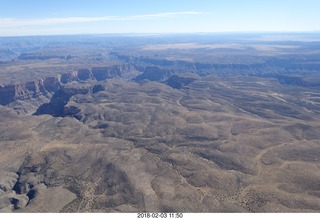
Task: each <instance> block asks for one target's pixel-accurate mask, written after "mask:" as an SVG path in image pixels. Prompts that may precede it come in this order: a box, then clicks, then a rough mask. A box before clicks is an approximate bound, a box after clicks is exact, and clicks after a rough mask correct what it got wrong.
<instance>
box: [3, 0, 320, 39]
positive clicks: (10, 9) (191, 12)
mask: <svg viewBox="0 0 320 219" xmlns="http://www.w3.org/2000/svg"><path fill="white" fill-rule="evenodd" d="M319 11H320V1H319V0H85V1H84V0H0V36H12V35H51V34H91V33H93V34H95V33H192V32H261V31H277V32H278V31H283V32H296V31H299V32H305V31H320V12H319Z"/></svg>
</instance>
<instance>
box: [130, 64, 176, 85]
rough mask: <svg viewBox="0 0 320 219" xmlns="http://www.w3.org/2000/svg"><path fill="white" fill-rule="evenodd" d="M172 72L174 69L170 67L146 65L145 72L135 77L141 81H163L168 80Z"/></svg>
mask: <svg viewBox="0 0 320 219" xmlns="http://www.w3.org/2000/svg"><path fill="white" fill-rule="evenodd" d="M172 74H173V73H172V71H170V70H169V69H161V68H159V67H157V66H150V67H146V68H145V70H144V72H143V73H142V74H141V75H138V76H137V77H136V78H135V81H137V82H139V81H143V80H149V81H159V82H163V81H166V80H167V79H168V78H169V77H170V76H171V75H172Z"/></svg>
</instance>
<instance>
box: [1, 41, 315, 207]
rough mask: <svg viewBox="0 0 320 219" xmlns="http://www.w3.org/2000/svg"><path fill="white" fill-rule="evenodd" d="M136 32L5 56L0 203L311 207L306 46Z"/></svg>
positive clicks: (311, 107)
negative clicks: (134, 37) (144, 39)
mask: <svg viewBox="0 0 320 219" xmlns="http://www.w3.org/2000/svg"><path fill="white" fill-rule="evenodd" d="M186 39H187V38H186ZM186 39H184V40H186ZM69 40H70V39H69V38H66V39H65V40H64V41H63V42H64V43H65V47H66V48H69V47H70V44H71V43H70V41H69ZM78 40H79V39H78ZM90 40H92V39H91V38H90ZM109 40H110V39H109ZM112 40H114V39H112ZM152 40H154V39H150V41H152ZM167 40H168V39H167ZM208 40H209V39H208ZM6 41H8V39H6V40H5V42H6ZM47 41H49V42H51V41H50V40H49V39H46V40H43V41H39V42H41V45H42V44H43V45H48V43H47ZM120 41H121V40H120ZM196 41H197V40H196ZM31 42H32V41H31ZM71 42H72V41H71ZM130 42H131V44H132V41H130ZM139 42H140V41H137V42H136V43H133V45H132V47H130V48H127V47H126V46H125V45H127V44H125V43H124V42H121V43H122V44H123V46H121V47H120V46H118V45H119V44H121V43H119V44H116V45H117V46H115V47H107V46H106V51H104V50H103V48H104V47H101V45H105V44H104V43H105V42H104V41H102V40H100V41H99V40H97V44H98V45H100V46H97V45H94V46H93V47H92V48H91V47H90V48H88V47H87V44H84V45H86V46H85V47H86V49H84V47H81V46H79V45H78V50H75V51H74V52H70V51H72V50H70V49H68V50H67V51H68V53H66V52H65V49H64V47H63V46H62V47H61V48H60V49H57V48H55V49H48V48H46V49H44V47H43V48H42V49H40V50H39V48H38V47H37V49H32V47H31V48H30V47H26V48H25V50H26V51H18V50H17V49H16V48H11V47H10V48H11V49H12V52H11V53H4V54H5V55H3V57H4V58H3V59H2V62H3V63H2V64H1V65H3V66H4V68H3V69H5V70H7V72H4V71H2V72H3V73H2V74H1V77H3V78H4V80H3V82H5V81H7V82H10V83H5V84H3V85H2V86H1V87H0V104H1V105H2V106H0V166H1V168H0V212H145V211H146V212H319V211H320V184H319V182H320V171H319V169H320V148H319V143H320V125H319V124H320V123H319V122H320V116H319V112H320V95H319V89H320V87H319V84H320V83H319V79H318V73H319V72H318V70H317V66H318V65H319V63H318V61H317V60H316V58H315V57H317V56H318V52H319V51H318V50H317V49H312V48H310V47H311V45H313V46H317V45H318V44H316V43H314V42H312V43H309V44H308V43H305V42H304V43H297V45H298V46H299V48H300V49H299V52H297V51H296V50H294V51H292V50H293V47H290V48H287V47H283V44H284V43H281V45H282V47H275V46H272V45H273V44H272V45H271V46H270V45H269V44H270V43H268V45H269V47H268V49H269V50H266V49H265V47H263V48H264V53H263V54H264V56H262V53H261V52H259V51H261V50H256V51H255V52H253V53H252V54H253V55H252V57H251V58H250V59H249V58H248V56H247V52H248V51H247V50H244V51H243V52H242V55H241V56H239V55H238V54H237V53H236V52H235V51H233V50H232V51H229V50H228V51H227V53H226V51H224V55H223V54H220V55H221V56H224V57H228V58H229V60H231V59H232V60H233V61H232V62H230V63H222V61H220V62H218V60H217V59H216V57H211V58H210V57H209V56H210V54H211V53H210V52H212V51H214V52H217V53H218V52H219V53H221V46H220V47H218V48H217V45H216V44H215V46H212V45H211V47H210V48H211V50H212V51H211V50H210V49H209V51H210V52H208V51H207V52H206V53H205V52H204V51H203V50H202V47H205V48H207V49H208V45H207V42H206V44H204V45H205V46H199V45H197V46H195V45H193V44H187V45H186V44H181V42H177V43H179V44H178V45H176V46H174V48H175V49H176V50H174V49H173V50H172V51H171V50H170V51H165V50H166V47H165V46H164V45H163V44H160V45H161V46H159V45H154V44H150V45H147V46H146V45H141V44H140V43H139ZM148 42H149V41H148ZM78 43H79V42H78ZM99 43H100V44H99ZM238 43H239V44H241V45H242V46H243V47H246V46H248V42H247V41H246V43H244V42H242V41H241V43H240V42H238ZM260 43H261V42H260ZM61 44H62V43H61ZM61 44H59V45H61ZM79 44H80V45H81V43H79ZM256 44H257V42H254V43H253V42H251V44H250V45H251V46H252V45H255V47H256V48H258V47H257V45H256ZM290 44H292V42H290ZM302 44H303V45H302ZM43 45H42V46H43ZM49 45H51V46H52V43H51V44H49ZM223 45H224V47H226V45H225V44H223ZM263 45H264V46H266V45H265V44H263ZM181 46H183V48H184V50H183V51H181V48H180V47H181ZM186 46H187V47H188V48H186ZM233 46H234V45H233ZM291 46H292V45H291ZM2 47H4V44H2ZM170 47H172V45H171V46H169V48H170ZM229 47H230V46H229ZM229 47H228V48H229ZM261 47H262V46H261V45H260V47H259V48H261ZM93 48H95V49H96V50H99V51H98V53H94V52H93V50H92V49H93ZM141 48H142V49H141ZM274 48H278V49H279V48H280V49H279V51H278V50H277V51H275V49H274ZM301 48H304V49H301ZM314 48H317V47H314ZM80 49H82V51H86V52H85V53H81V54H82V55H79V54H78V53H77V51H79V50H80ZM199 49H200V51H199ZM217 49H218V50H217ZM229 49H230V48H229ZM272 49H273V50H272ZM50 50H52V54H51V55H50V54H48V53H50V52H49V51H50ZM194 50H195V51H194ZM40 51H41V52H40ZM114 51H117V52H114ZM137 51H140V53H139V54H140V56H137V55H136V54H137V53H138V52H137ZM152 51H153V52H152ZM266 51H269V53H267V52H266ZM271 51H272V54H271ZM311 51H312V52H313V57H314V58H310V57H311V55H310V52H311ZM25 53H28V54H27V55H23V54H25ZM303 53H305V54H309V56H308V55H305V56H303V55H302V54H303ZM88 54H90V55H88ZM93 54H94V55H93ZM192 54H193V56H192ZM201 54H202V55H201ZM68 55H70V56H68ZM142 55H143V56H144V57H141V56H142ZM199 55H201V57H206V59H205V60H204V61H203V63H200V62H198V61H197V60H196V61H190V60H191V59H194V58H195V57H198V56H199ZM163 56H170V57H171V58H170V59H168V58H164V57H163ZM173 56H174V58H172V57H173ZM235 56H237V59H234V57H235ZM5 57H6V58H5ZM39 57H41V58H39ZM217 57H218V56H217ZM232 57H233V58H232ZM239 57H242V59H240V58H239ZM289 57H290V58H289ZM9 58H10V59H12V58H14V59H15V58H16V59H21V60H19V61H15V62H11V61H10V60H9ZM209 58H210V59H209ZM182 59H183V60H182ZM211 59H213V60H211ZM285 59H288V61H287V62H285V61H284V60H285ZM79 60H82V61H81V62H79ZM187 60H189V61H187ZM235 60H237V62H238V63H236V61H235ZM253 60H255V61H253ZM257 60H259V61H257ZM270 60H273V61H270ZM26 62H30V63H33V65H34V67H33V68H32V67H31V64H30V66H29V69H26V72H27V73H26V75H23V71H22V70H21V69H23V68H24V67H25V66H26ZM51 62H52V63H53V62H56V64H55V65H53V66H54V67H53V69H55V70H57V69H58V67H57V66H59V69H60V67H61V65H62V64H63V63H64V64H63V65H65V67H63V68H61V69H60V70H62V69H65V70H66V69H69V70H70V71H69V72H60V71H59V73H57V72H56V71H52V72H43V73H42V74H41V72H40V71H39V69H41V68H40V66H42V65H44V64H45V63H47V64H48V63H49V64H50V63H51ZM77 62H79V64H77ZM224 62H228V60H225V61H224ZM245 62H247V63H246V64H243V63H245ZM52 63H51V64H52ZM239 63H242V64H239ZM259 63H260V64H259ZM84 65H87V67H85V66H84ZM10 66H11V67H10ZM22 66H24V67H22ZM10 69H14V70H12V71H11V72H10ZM19 69H20V70H19ZM32 71H34V74H31V75H32V77H29V73H28V72H32ZM9 73H11V74H10V76H9ZM19 73H20V74H21V78H19V77H18V75H19ZM3 82H2V83H3ZM11 82H12V83H11Z"/></svg>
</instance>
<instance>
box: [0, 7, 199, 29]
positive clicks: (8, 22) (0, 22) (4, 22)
mask: <svg viewBox="0 0 320 219" xmlns="http://www.w3.org/2000/svg"><path fill="white" fill-rule="evenodd" d="M201 14H204V13H203V12H194V11H187V12H172V13H157V14H143V15H135V16H106V17H66V18H45V19H15V18H0V28H7V27H25V26H42V25H56V24H70V23H86V22H97V21H129V20H148V19H157V18H168V17H176V16H181V15H201Z"/></svg>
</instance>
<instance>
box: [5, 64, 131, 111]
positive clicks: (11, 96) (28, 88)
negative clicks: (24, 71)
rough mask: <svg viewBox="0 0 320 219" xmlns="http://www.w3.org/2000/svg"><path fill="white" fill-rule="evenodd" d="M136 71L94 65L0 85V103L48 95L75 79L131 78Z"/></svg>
mask: <svg viewBox="0 0 320 219" xmlns="http://www.w3.org/2000/svg"><path fill="white" fill-rule="evenodd" d="M134 71H136V70H135V68H134V67H133V66H132V65H125V64H124V65H114V66H108V67H93V68H92V69H79V70H78V71H73V72H70V73H67V74H60V75H57V76H52V77H46V78H43V79H38V80H35V81H29V82H26V83H21V84H10V85H5V86H0V104H1V105H3V106H4V105H8V104H10V103H12V102H14V101H16V100H28V99H32V98H36V97H39V96H47V95H48V94H53V93H54V92H57V91H58V90H59V89H60V87H61V86H62V85H63V84H68V83H71V82H73V81H86V80H97V81H103V80H107V79H110V78H125V79H126V78H130V77H133V75H134V76H135V74H133V75H132V72H134Z"/></svg>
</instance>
